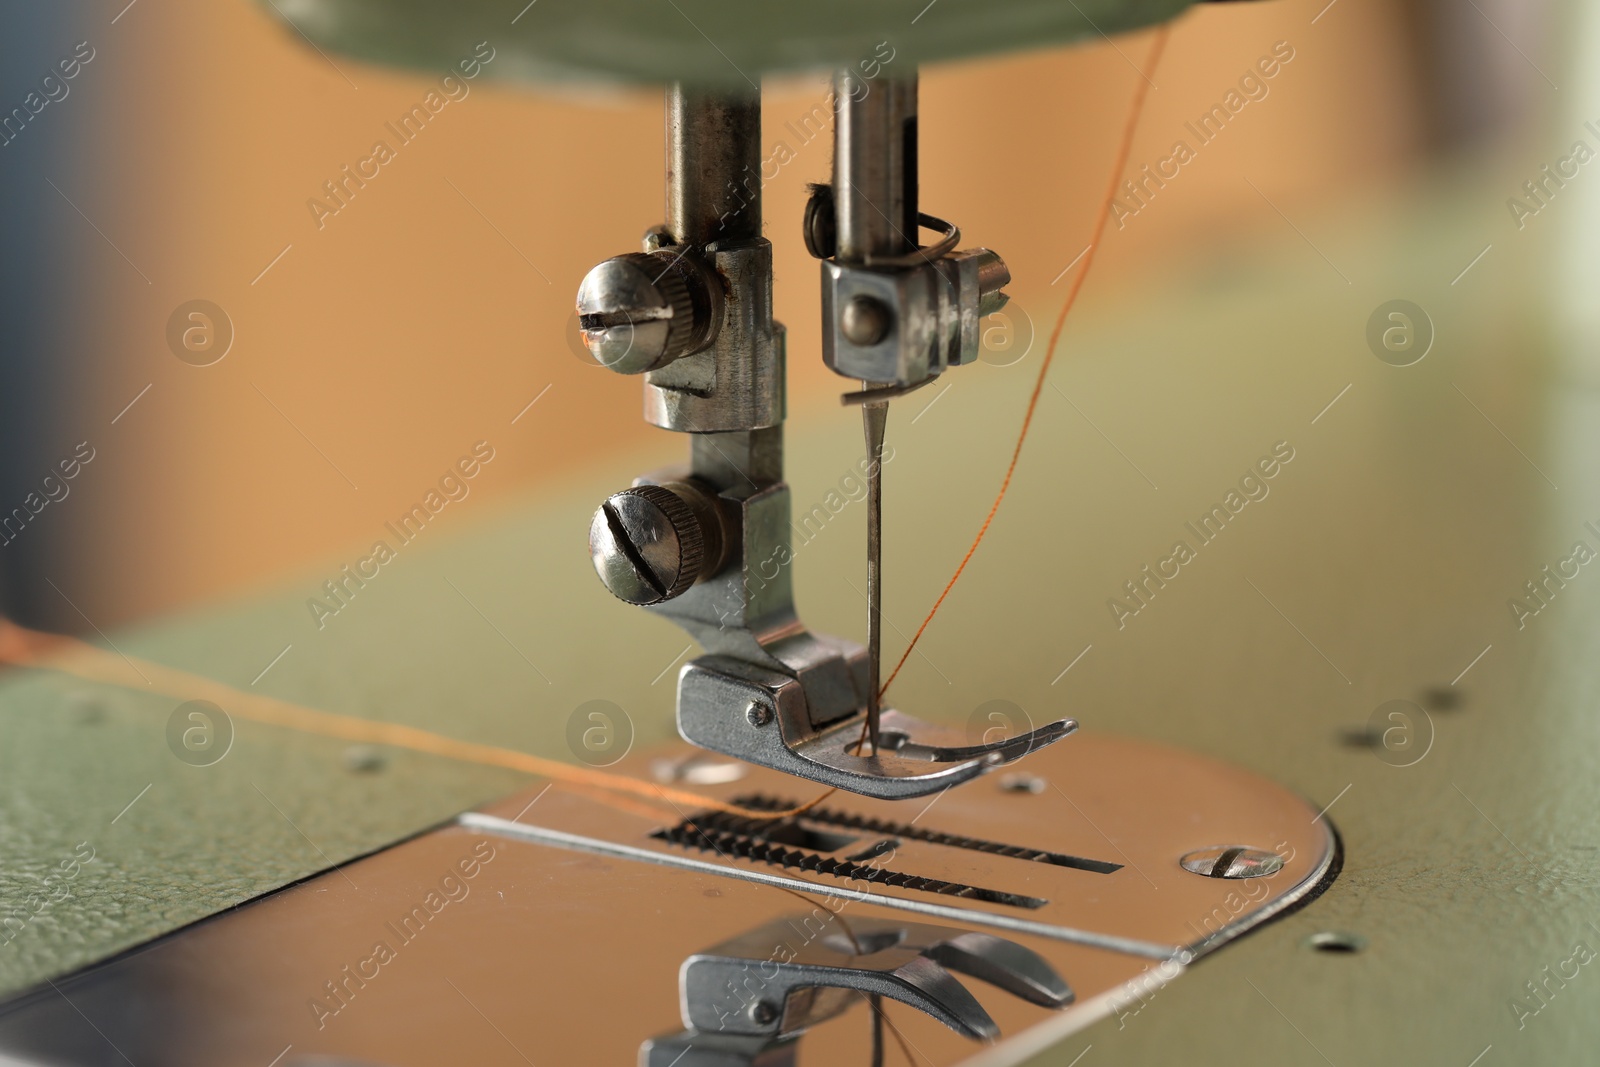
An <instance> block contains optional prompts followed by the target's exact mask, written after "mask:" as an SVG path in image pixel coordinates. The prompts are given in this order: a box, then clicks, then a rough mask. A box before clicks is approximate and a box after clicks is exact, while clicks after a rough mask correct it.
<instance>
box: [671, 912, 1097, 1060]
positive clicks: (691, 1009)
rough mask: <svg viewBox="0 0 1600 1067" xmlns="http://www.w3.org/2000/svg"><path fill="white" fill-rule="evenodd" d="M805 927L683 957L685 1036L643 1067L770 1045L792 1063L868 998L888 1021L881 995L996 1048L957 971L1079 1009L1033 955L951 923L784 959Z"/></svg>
mask: <svg viewBox="0 0 1600 1067" xmlns="http://www.w3.org/2000/svg"><path fill="white" fill-rule="evenodd" d="M809 921H812V917H811V916H810V915H807V914H798V915H785V916H782V917H780V918H777V919H774V920H772V921H770V922H768V923H766V924H765V925H763V926H761V927H758V928H756V929H754V930H751V931H749V932H747V933H744V934H741V935H739V936H737V937H734V938H732V939H730V940H728V941H725V942H723V943H722V944H720V945H717V946H716V947H714V948H711V949H707V950H706V951H704V952H697V953H695V954H694V955H692V956H690V957H689V958H688V959H687V960H685V961H684V963H683V967H682V968H681V969H680V970H679V972H678V984H679V999H680V1002H681V1003H682V1005H683V1023H684V1025H685V1026H686V1027H688V1029H687V1030H685V1031H684V1032H682V1033H679V1034H671V1035H666V1036H663V1037H659V1038H652V1039H651V1040H649V1041H647V1042H645V1044H644V1045H643V1046H641V1048H640V1050H639V1052H640V1055H639V1062H641V1063H643V1064H646V1065H655V1064H661V1065H662V1067H666V1065H667V1064H676V1065H678V1067H731V1065H735V1064H738V1065H749V1064H759V1063H764V1062H771V1061H770V1060H764V1059H763V1058H762V1057H763V1055H764V1054H765V1053H766V1052H767V1050H768V1049H772V1050H774V1051H777V1052H780V1053H781V1055H783V1056H784V1057H785V1058H787V1057H790V1056H792V1055H793V1053H794V1042H795V1041H796V1040H798V1039H799V1038H800V1037H801V1035H803V1034H804V1033H806V1031H808V1030H810V1029H812V1028H813V1027H815V1026H818V1025H820V1024H822V1023H825V1022H827V1021H828V1020H830V1019H833V1018H836V1017H838V1016H839V1015H841V1014H843V1013H844V1012H845V1011H847V1010H848V1009H849V1008H851V1007H853V1006H854V1005H856V1004H858V1003H860V1002H861V1001H863V1000H867V1001H869V1002H870V1010H871V1011H873V1012H877V1013H881V1011H882V1008H881V1007H880V1005H879V999H880V998H882V997H888V998H890V999H892V1000H897V1001H899V1002H900V1003H902V1004H907V1005H910V1006H911V1007H913V1008H916V1009H917V1010H918V1011H921V1012H923V1013H924V1014H926V1015H928V1016H930V1017H932V1018H933V1019H936V1020H938V1021H939V1022H941V1023H943V1024H945V1025H946V1026H947V1027H949V1028H950V1029H951V1030H953V1031H955V1032H956V1033H958V1034H960V1035H961V1036H963V1037H966V1038H969V1039H972V1040H980V1041H993V1040H995V1039H996V1038H998V1037H999V1036H1000V1026H999V1024H998V1023H996V1022H995V1020H994V1018H993V1017H992V1016H991V1015H990V1014H989V1013H988V1012H987V1011H985V1010H984V1007H983V1005H981V1004H979V1003H978V1001H977V1000H976V999H975V998H974V997H973V996H972V994H971V993H969V992H968V991H967V989H966V987H965V986H963V985H962V984H961V983H960V981H958V980H957V979H956V977H955V974H953V973H952V972H955V973H959V974H966V975H968V976H970V977H973V978H977V979H979V980H980V981H984V982H987V983H989V984H990V985H993V986H995V987H996V988H998V989H1001V990H1004V991H1005V992H1007V993H1010V994H1012V995H1013V996H1017V997H1020V998H1022V999H1023V1000H1026V1001H1028V1002H1029V1003H1031V1004H1036V1005H1038V1006H1040V1007H1045V1008H1061V1007H1064V1006H1066V1005H1067V1004H1069V1003H1071V1002H1072V989H1071V987H1070V986H1068V984H1067V982H1066V980H1065V979H1063V978H1062V977H1061V976H1060V975H1059V974H1058V973H1057V972H1056V970H1055V968H1054V967H1052V966H1051V964H1050V962H1049V961H1048V960H1046V959H1045V958H1044V957H1043V956H1041V955H1039V954H1038V953H1037V952H1034V951H1033V950H1032V949H1029V948H1027V947H1026V946H1023V945H1020V944H1018V943H1016V942H1015V941H1007V940H1005V939H1003V938H999V937H995V936H994V935H992V934H981V933H977V932H974V931H970V930H962V929H959V928H954V927H948V926H932V925H929V924H927V923H912V922H896V921H889V920H881V919H863V920H858V921H852V922H849V923H842V924H841V926H842V927H843V929H841V930H839V931H837V932H834V933H831V934H828V935H825V936H818V937H811V938H807V939H806V940H805V941H804V942H803V943H802V944H801V946H800V947H799V949H798V950H795V951H790V952H784V953H782V954H781V955H780V954H779V952H778V951H777V950H776V949H775V946H778V945H783V944H784V943H785V942H786V941H788V940H790V939H792V938H793V936H794V932H795V930H797V929H803V928H804V925H805V924H806V923H807V922H809ZM706 1038H714V1039H716V1041H715V1042H713V1043H708V1042H706V1040H705V1039H706ZM808 1047H809V1046H808ZM669 1054H670V1055H672V1056H674V1057H675V1058H673V1059H669V1058H668V1056H669ZM779 1062H783V1060H780V1061H779Z"/></svg>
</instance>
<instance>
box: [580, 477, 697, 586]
mask: <svg viewBox="0 0 1600 1067" xmlns="http://www.w3.org/2000/svg"><path fill="white" fill-rule="evenodd" d="M706 539H707V531H706V530H705V528H704V527H703V526H702V524H701V522H700V518H699V517H698V516H697V515H696V514H695V512H694V509H693V508H691V507H690V506H689V504H688V503H687V502H686V501H684V500H683V498H682V497H680V496H678V494H676V493H674V492H673V491H672V490H671V489H668V488H666V487H665V486H660V485H640V486H635V487H634V488H632V489H624V490H623V491H622V492H620V493H615V494H613V495H612V496H610V497H609V498H607V500H606V502H605V503H604V504H601V505H600V507H599V509H598V510H597V511H595V513H594V519H593V520H592V521H591V522H590V523H589V557H590V559H592V560H593V561H594V569H595V572H596V573H598V574H599V575H600V580H601V581H602V582H604V583H605V586H606V588H607V589H609V590H611V592H612V593H613V594H614V595H615V596H616V597H617V598H618V599H619V600H625V601H627V602H628V603H630V604H641V605H643V604H659V603H661V602H662V601H664V600H671V599H672V598H673V597H675V596H678V595H679V594H681V593H683V592H685V591H686V590H687V589H688V588H689V587H690V586H692V585H693V584H694V583H695V582H696V581H697V580H698V579H699V578H700V575H701V571H702V570H703V569H704V568H705V565H706V562H707V555H708V552H707V544H706Z"/></svg>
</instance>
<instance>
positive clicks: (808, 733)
mask: <svg viewBox="0 0 1600 1067" xmlns="http://www.w3.org/2000/svg"><path fill="white" fill-rule="evenodd" d="M865 717H866V713H865V712H864V711H856V712H854V713H848V714H845V715H843V716H838V717H835V718H834V719H833V721H830V722H828V723H826V724H825V725H824V726H822V727H820V728H819V727H817V726H814V725H813V724H812V721H811V714H810V706H809V704H808V702H807V700H806V691H805V687H804V685H803V683H802V682H801V680H800V679H797V678H794V677H792V676H790V675H787V674H783V673H780V672H777V671H770V670H767V669H765V668H762V667H759V666H756V665H753V664H749V663H745V662H742V661H740V660H736V659H732V658H729V657H722V656H702V657H700V658H699V659H697V660H695V661H693V662H691V663H689V664H688V665H686V666H685V667H684V669H683V672H682V673H681V674H680V676H679V678H678V732H679V733H680V734H681V735H682V736H683V739H684V740H685V741H688V742H689V743H690V744H693V745H698V746H700V747H701V748H706V749H710V750H712V751H714V752H721V753H723V754H724V755H728V756H733V757H735V758H737V759H741V760H744V761H745V762H747V763H753V764H756V765H757V766H761V767H770V768H772V769H773V770H777V771H782V772H784V773H785V774H792V775H795V776H796V777H799V778H806V779H809V780H811V781H813V782H817V783H819V784H821V785H825V786H832V787H833V788H836V789H844V790H847V791H849V792H851V793H858V794H860V795H862V796H868V797H875V798H878V799H881V800H904V799H907V798H910V797H919V796H926V795H928V794H930V793H937V792H940V791H941V790H944V789H948V788H949V787H950V786H953V785H959V784H960V783H962V782H965V781H968V780H969V779H972V778H976V777H978V776H979V775H981V774H985V773H987V772H989V771H991V770H993V769H995V768H996V767H1000V766H1004V765H1005V764H1008V763H1012V762H1015V761H1016V760H1019V759H1021V758H1022V757H1023V756H1026V755H1027V754H1028V753H1030V752H1033V751H1036V750H1037V749H1041V748H1043V747H1045V746H1046V745H1050V744H1054V743H1055V742H1056V741H1059V740H1061V739H1062V738H1063V737H1066V736H1067V735H1068V734H1070V733H1072V732H1073V731H1074V730H1076V729H1077V728H1078V724H1077V723H1076V722H1075V721H1073V720H1072V719H1059V720H1057V721H1055V722H1051V723H1047V724H1045V725H1044V726H1041V727H1039V728H1037V729H1034V730H1030V731H1028V732H1027V733H1024V734H1019V735H1017V736H1015V737H1005V738H1001V739H998V740H996V741H994V742H990V743H983V744H970V743H962V742H963V740H964V739H962V738H961V737H960V735H959V733H958V732H954V731H951V730H950V729H948V728H941V727H938V726H935V725H933V724H931V723H926V722H923V721H921V720H920V719H916V718H913V717H912V716H910V715H906V714H904V713H903V712H900V711H896V710H894V709H892V708H885V709H883V711H882V714H881V717H880V732H879V745H878V749H877V751H876V752H874V751H873V750H872V746H871V742H870V741H867V740H866V739H865V730H864V723H865Z"/></svg>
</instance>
